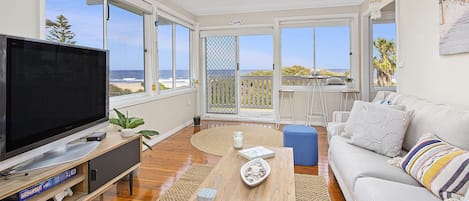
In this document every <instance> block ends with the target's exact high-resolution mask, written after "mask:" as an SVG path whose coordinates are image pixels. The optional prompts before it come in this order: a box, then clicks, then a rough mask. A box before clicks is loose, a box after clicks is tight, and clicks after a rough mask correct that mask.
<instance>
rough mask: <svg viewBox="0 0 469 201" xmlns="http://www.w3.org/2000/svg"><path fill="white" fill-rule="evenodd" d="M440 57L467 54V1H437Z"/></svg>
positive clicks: (468, 13)
mask: <svg viewBox="0 0 469 201" xmlns="http://www.w3.org/2000/svg"><path fill="white" fill-rule="evenodd" d="M438 4H439V13H440V15H439V16H440V46H439V50H440V55H453V54H461V53H468V52H469V37H467V36H469V0H438Z"/></svg>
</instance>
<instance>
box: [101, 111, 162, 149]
mask: <svg viewBox="0 0 469 201" xmlns="http://www.w3.org/2000/svg"><path fill="white" fill-rule="evenodd" d="M114 111H115V112H116V114H117V118H110V119H109V123H111V124H114V125H117V126H119V127H121V128H122V129H121V130H120V132H121V135H122V137H130V136H132V135H135V134H140V135H142V136H143V137H144V138H145V139H151V137H152V136H155V135H159V132H158V131H154V130H141V131H137V132H136V131H135V130H134V128H136V127H138V126H140V125H143V124H144V123H145V122H144V121H143V118H139V117H129V113H128V112H127V114H126V115H124V114H122V112H120V111H119V110H117V109H115V108H114ZM142 143H143V145H145V146H146V147H147V148H148V149H150V150H153V149H152V148H151V146H150V145H148V144H147V143H146V142H145V141H142Z"/></svg>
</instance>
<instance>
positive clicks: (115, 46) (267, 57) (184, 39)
mask: <svg viewBox="0 0 469 201" xmlns="http://www.w3.org/2000/svg"><path fill="white" fill-rule="evenodd" d="M59 14H64V15H65V17H67V18H68V20H69V24H71V25H72V27H71V30H72V31H73V32H74V33H76V37H75V38H74V40H75V41H77V44H78V45H83V46H90V47H96V48H102V47H103V36H102V27H103V22H102V18H103V17H102V15H103V14H102V5H86V1H84V0H80V1H67V0H46V18H47V19H51V20H52V21H55V18H56V16H57V15H59ZM171 31H172V30H171V26H168V25H161V26H160V27H159V35H158V37H159V43H158V48H159V54H160V55H159V64H160V70H169V69H171V66H172V57H171V54H172V49H171V48H172V39H171V36H172V33H171ZM349 34H350V28H349V27H348V26H337V27H316V28H315V36H316V54H315V55H316V67H317V68H326V69H348V68H350V55H349V53H350V35H349ZM281 36H282V39H281V44H282V49H281V52H282V57H281V59H282V66H292V65H302V66H305V67H309V68H311V67H312V66H313V55H314V54H313V51H314V49H313V28H311V27H309V28H284V29H282V32H281ZM378 36H381V37H385V38H390V39H393V40H394V41H395V26H394V25H393V24H378V25H374V34H373V37H374V39H376V38H377V37H378ZM143 42H144V37H143V16H140V15H137V14H134V13H131V12H128V11H125V10H123V9H121V8H119V7H116V6H112V5H111V6H110V19H109V22H108V47H109V49H110V66H111V70H143V62H144V56H143V55H144V53H143ZM175 42H176V50H175V51H176V69H183V70H185V69H188V66H189V45H188V44H189V31H188V29H187V28H185V27H183V26H180V25H176V41H175ZM272 43H273V42H272V36H271V35H252V36H240V37H239V56H240V68H241V69H242V70H243V69H244V70H271V69H272V63H273V50H272V49H273V44H272ZM375 52H376V51H375Z"/></svg>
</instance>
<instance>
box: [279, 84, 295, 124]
mask: <svg viewBox="0 0 469 201" xmlns="http://www.w3.org/2000/svg"><path fill="white" fill-rule="evenodd" d="M278 92H279V94H280V106H279V109H278V110H279V112H278V115H277V123H276V124H275V126H276V127H277V129H278V128H279V127H280V119H282V118H281V115H282V108H283V102H284V96H285V94H286V95H287V96H288V102H289V103H290V116H287V117H290V120H292V121H293V123H295V122H296V121H295V107H294V105H293V93H294V92H295V91H293V90H289V89H280V90H279V91H278Z"/></svg>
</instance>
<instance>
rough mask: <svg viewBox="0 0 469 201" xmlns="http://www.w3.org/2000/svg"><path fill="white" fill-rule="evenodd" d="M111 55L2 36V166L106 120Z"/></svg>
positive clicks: (0, 156) (0, 125)
mask: <svg viewBox="0 0 469 201" xmlns="http://www.w3.org/2000/svg"><path fill="white" fill-rule="evenodd" d="M107 83H108V52H107V51H105V50H101V49H93V48H85V47H78V46H71V45H63V44H57V43H52V42H47V41H40V40H33V39H25V38H19V37H12V36H6V35H0V161H1V160H5V159H8V158H11V157H13V156H16V155H18V154H21V153H24V152H27V151H29V150H32V149H35V148H38V147H40V146H43V145H45V144H48V143H51V142H53V141H56V140H59V139H62V138H64V137H67V136H69V135H72V134H74V133H76V132H79V131H81V130H84V129H87V128H90V127H92V126H95V125H97V124H100V123H102V122H105V121H107V120H108V117H109V116H108V113H109V109H108V96H109V95H108V84H107Z"/></svg>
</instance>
